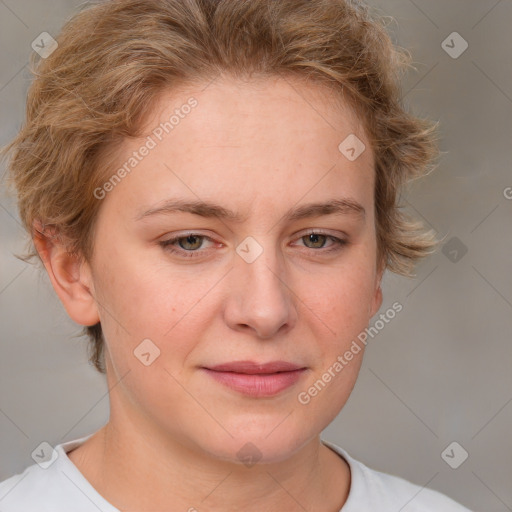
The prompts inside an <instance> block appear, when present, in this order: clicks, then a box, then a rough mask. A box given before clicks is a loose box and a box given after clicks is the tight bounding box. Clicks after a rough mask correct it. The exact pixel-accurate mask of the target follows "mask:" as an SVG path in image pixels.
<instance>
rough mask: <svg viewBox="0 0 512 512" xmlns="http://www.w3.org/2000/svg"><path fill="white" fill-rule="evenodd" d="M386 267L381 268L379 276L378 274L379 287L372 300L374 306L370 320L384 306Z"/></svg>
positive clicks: (371, 309)
mask: <svg viewBox="0 0 512 512" xmlns="http://www.w3.org/2000/svg"><path fill="white" fill-rule="evenodd" d="M384 270H385V269H384V267H381V268H380V270H379V272H378V274H377V280H376V283H377V286H376V288H375V293H374V296H373V300H372V305H371V306H370V308H369V313H370V318H372V317H373V315H375V313H377V311H379V309H380V307H381V306H382V301H383V296H382V285H381V283H382V276H383V274H384Z"/></svg>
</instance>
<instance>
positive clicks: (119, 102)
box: [0, 0, 467, 512]
mask: <svg viewBox="0 0 512 512" xmlns="http://www.w3.org/2000/svg"><path fill="white" fill-rule="evenodd" d="M45 57H46V58H44V59H42V60H41V61H40V62H39V64H38V67H37V77H36V79H35V81H34V84H33V85H32V87H31V89H30V91H29V97H28V103H27V106H28V108H27V122H26V124H25V126H24V127H23V128H22V130H21V131H20V133H19V135H18V136H17V138H16V139H15V140H14V141H13V142H12V144H11V145H10V146H9V147H7V148H6V150H5V152H6V153H7V152H10V153H11V160H10V166H9V169H10V172H11V177H12V179H13V183H14V185H15V186H16V189H17V193H18V199H19V209H20V216H21V219H22V220H23V222H24V224H25V226H26V228H27V230H28V232H29V233H30V234H31V240H32V242H33V244H34V245H33V249H32V251H31V253H30V254H29V255H28V257H27V259H29V258H30V257H32V256H37V257H39V258H40V260H41V261H42V263H43V264H44V267H45V269H46V271H47V273H48V276H49V278H50V280H51V282H52V285H53V287H54V289H55V292H56V293H57V295H58V296H59V298H60V300H61V301H62V303H63V305H64V307H65V309H66V311H67V313H68V314H69V316H70V317H71V319H72V320H74V321H75V322H77V323H78V324H80V325H83V326H86V333H87V334H88V336H89V337H90V342H91V345H90V347H91V362H92V363H93V364H94V365H95V366H96V368H97V369H98V370H99V371H100V372H104V373H106V378H107V382H108V386H109V396H110V418H109V421H108V423H107V424H106V425H105V426H103V427H102V428H101V429H100V430H98V431H97V432H95V433H93V434H91V435H89V436H87V437H85V438H81V439H76V440H73V441H68V442H65V443H61V444H59V445H57V446H56V447H52V446H50V445H48V444H45V445H41V446H40V447H38V449H37V450H35V453H34V454H33V458H34V460H35V461H36V464H34V465H33V466H31V467H29V468H27V469H26V470H25V472H24V473H23V475H15V476H13V477H11V478H10V479H8V480H6V481H4V482H3V483H2V484H0V497H3V498H1V500H0V509H1V510H2V511H3V512H11V511H17V510H23V511H30V510H40V509H41V508H44V509H47V510H52V511H61V510H62V511H64V510H71V509H72V510H74V511H76V510H80V511H82V510H83V511H92V510H97V509H99V510H102V511H116V510H123V511H148V510H155V511H156V510H166V511H178V510H188V511H195V510H197V511H201V510H209V511H231V510H233V511H235V510H237V511H238V510H244V511H252V510H258V511H261V510H265V511H269V512H271V511H274V510H286V511H299V510H301V511H302V510H310V511H329V512H330V511H333V512H334V511H339V510H343V512H354V511H358V512H361V511H376V510H379V511H380V512H384V511H386V512H387V511H389V512H391V511H392V512H397V511H398V510H402V511H413V510H414V511H427V510H428V511H439V510H443V511H453V512H455V511H465V510H467V509H466V508H464V507H463V506H461V505H459V504H457V503H455V502H454V501H453V500H451V499H450V498H448V497H446V496H444V495H442V494H440V493H438V492H435V491H432V490H428V489H422V488H420V487H419V486H416V485H414V484H412V483H409V482H407V481H406V480H403V479H401V478H399V477H395V476H391V475H387V474H384V473H380V472H378V471H375V470H372V469H369V468H367V467H366V466H364V465H363V464H362V463H360V462H358V461H357V460H356V459H354V458H353V457H351V456H350V455H349V454H348V453H347V452H346V451H345V450H343V449H342V448H340V447H338V446H336V445H334V444H332V443H328V442H324V441H322V440H321V439H320V433H321V432H322V430H323V429H325V427H326V426H327V425H328V424H329V423H330V422H331V421H332V420H333V419H334V418H335V417H336V416H337V415H338V413H339V411H340V410H341V408H342V407H343V406H344V404H345V403H346V401H347V399H348V397H349V395H350V392H351V391H352V389H353V387H354V385H355V381H356V378H357V375H358V371H359V368H360V366H361V362H362V357H363V353H364V346H365V343H363V342H362V339H363V338H364V337H362V336H361V333H364V332H365V329H366V328H367V326H368V323H369V321H370V319H371V318H372V317H373V316H374V315H375V314H376V313H377V311H378V310H379V308H380V306H381V304H382V290H381V279H382V275H383V272H384V271H385V270H386V268H388V269H390V270H391V271H393V272H397V273H400V274H403V275H409V273H410V271H411V270H412V268H413V265H414V263H415V262H416V261H417V260H419V259H420V258H422V257H423V256H425V255H427V254H429V253H430V252H431V251H432V250H433V248H434V246H435V243H436V240H435V238H434V236H433V235H432V233H429V232H425V231H423V230H422V228H421V226H420V225H419V224H417V223H415V222H414V221H412V220H410V219H408V218H407V217H405V216H404V215H403V214H402V213H401V212H400V211H399V210H398V207H397V204H396V201H397V197H398V194H399V192H400V189H401V187H402V185H403V184H404V183H405V182H406V180H407V179H409V178H411V177H414V176H420V175H421V174H422V173H424V172H426V171H427V170H428V169H429V166H430V165H431V161H432V160H433V158H434V156H435V154H436V146H435V143H434V126H433V125H431V124H429V123H428V122H427V121H422V120H420V119H416V118H414V117H412V116H411V115H409V114H408V113H406V112H405V111H404V110H403V109H402V108H401V106H400V89H399V85H398V71H400V69H401V67H402V66H403V65H405V63H406V57H405V54H404V53H401V52H400V51H399V50H398V49H395V48H394V47H393V45H392V43H391V41H390V39H389V37H388V36H387V34H386V32H385V30H384V28H383V26H382V25H381V24H380V23H379V22H378V21H375V20H372V19H371V18H370V16H369V14H368V12H367V9H366V8H364V7H363V6H362V5H359V4H355V3H349V2H344V1H342V0H329V1H306V0H300V1H297V0H294V1H291V0H286V1H271V0H250V1H241V0H219V1H212V0H185V1H178V0H165V1H156V0H142V1H135V0H117V1H116V2H103V3H100V4H98V5H95V6H92V7H89V8H87V9H85V10H84V11H82V12H81V13H79V14H77V15H76V16H75V17H74V18H73V19H71V20H70V21H69V22H68V23H67V24H66V25H65V27H64V29H63V31H62V33H61V34H60V36H59V37H58V38H57V44H56V45H54V49H53V51H52V52H51V54H49V55H46V56H45ZM399 309H400V305H399V304H397V310H399ZM357 340H359V341H357ZM38 459H39V460H38Z"/></svg>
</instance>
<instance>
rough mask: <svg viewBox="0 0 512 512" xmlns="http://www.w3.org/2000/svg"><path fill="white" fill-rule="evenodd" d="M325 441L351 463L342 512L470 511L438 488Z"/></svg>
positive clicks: (325, 442)
mask: <svg viewBox="0 0 512 512" xmlns="http://www.w3.org/2000/svg"><path fill="white" fill-rule="evenodd" d="M322 442H323V443H324V444H325V445H327V446H328V447H330V448H331V449H332V450H334V451H335V452H337V453H338V454H339V455H341V456H342V457H343V458H344V459H345V460H346V461H347V463H348V464H349V466H350V472H351V484H350V492H349V496H348V498H347V501H346V503H345V505H344V506H343V509H342V510H341V511H340V512H363V511H366V510H368V511H374V510H379V512H396V511H397V510H400V511H401V512H438V511H439V510H442V511H443V512H471V511H470V510H469V509H467V508H466V507H464V506H462V505H460V504H459V503H457V502H456V501H454V500H452V499H451V498H449V497H448V496H446V495H444V494H442V493H440V492H438V491H434V490H432V489H428V488H426V487H422V486H419V485H416V484H413V483H412V482H409V481H407V480H405V479H404V478H401V477H398V476H394V475H390V474H388V473H383V472H381V471H377V470H374V469H371V468H368V467H367V466H365V465H364V464H363V463H362V462H359V461H357V460H356V459H354V458H353V457H351V456H350V455H349V454H348V453H347V452H346V451H345V450H343V449H342V448H340V447H339V446H337V445H335V444H333V443H330V442H327V441H325V440H322Z"/></svg>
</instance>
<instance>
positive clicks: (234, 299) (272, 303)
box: [224, 242, 297, 339]
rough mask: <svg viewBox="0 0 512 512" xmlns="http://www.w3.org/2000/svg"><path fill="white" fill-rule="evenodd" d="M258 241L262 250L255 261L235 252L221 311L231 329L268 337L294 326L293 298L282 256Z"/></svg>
mask: <svg viewBox="0 0 512 512" xmlns="http://www.w3.org/2000/svg"><path fill="white" fill-rule="evenodd" d="M259 243H260V245H261V246H262V248H263V252H262V253H261V254H260V255H259V256H258V257H257V258H256V259H255V260H254V261H252V262H249V261H250V259H248V260H246V259H244V258H243V257H241V256H239V254H236V255H235V259H234V268H233V270H232V271H231V272H230V273H229V279H230V282H229V294H228V299H227V303H226V307H225V311H224V314H225V321H226V323H227V324H228V325H229V327H231V328H232V329H234V330H238V331H245V332H250V331H252V332H253V333H254V334H256V335H257V336H258V337H259V338H261V339H270V338H275V337H276V336H277V335H282V334H283V333H285V332H286V331H288V330H290V329H292V328H293V326H294V325H295V323H296V321H297V310H296V299H295V296H294V294H293V290H292V287H291V286H290V283H288V282H287V281H289V279H287V273H286V268H285V262H284V260H283V258H281V257H280V256H279V253H278V251H277V250H273V249H271V248H270V244H265V247H263V244H262V243H261V242H259ZM240 254H242V253H240Z"/></svg>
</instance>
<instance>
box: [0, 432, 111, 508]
mask: <svg viewBox="0 0 512 512" xmlns="http://www.w3.org/2000/svg"><path fill="white" fill-rule="evenodd" d="M88 437H90V436H86V437H84V438H81V439H78V440H74V441H68V442H67V443H63V444H59V445H57V446H56V447H55V448H51V447H50V445H48V447H46V448H44V450H46V449H48V450H50V451H49V453H47V454H46V455H47V456H48V457H47V458H49V460H45V462H42V463H40V464H32V465H31V466H29V467H27V468H26V469H25V470H24V471H23V472H22V473H18V474H16V475H13V476H11V477H10V478H7V479H6V480H3V481H2V482H0V510H1V511H2V512H69V510H70V504H72V509H73V512H97V511H98V510H101V511H102V512H119V511H118V510H117V509H115V508H114V507H113V506H112V505H110V504H109V503H108V502H106V501H105V500H104V499H103V497H102V496H100V495H99V494H98V493H97V492H96V491H95V489H94V488H93V487H92V486H91V484H90V483H89V482H88V481H87V480H86V479H85V478H84V476H83V475H82V474H81V473H80V471H79V470H78V468H77V467H76V466H75V465H74V464H73V463H72V462H71V461H70V459H69V458H68V456H67V452H68V451H70V450H71V449H73V448H74V447H76V446H79V445H80V444H82V443H83V442H84V440H85V439H87V438H88ZM43 455H45V453H44V452H43Z"/></svg>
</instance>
